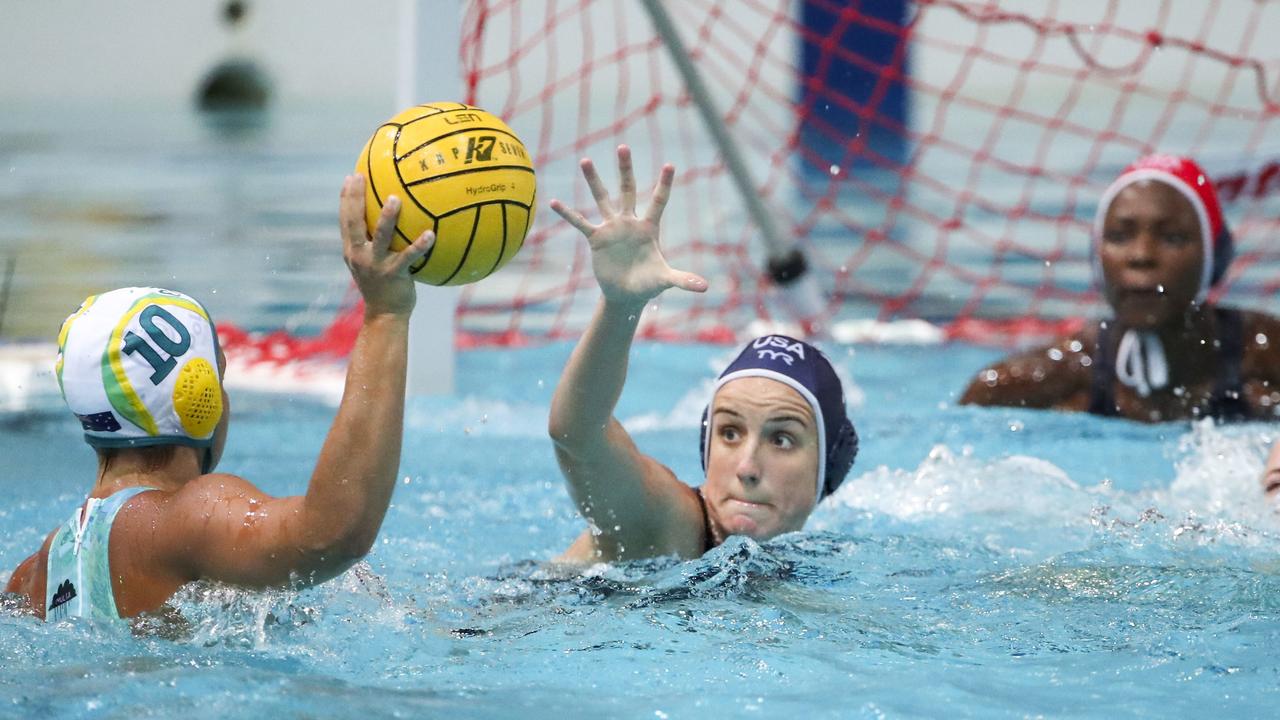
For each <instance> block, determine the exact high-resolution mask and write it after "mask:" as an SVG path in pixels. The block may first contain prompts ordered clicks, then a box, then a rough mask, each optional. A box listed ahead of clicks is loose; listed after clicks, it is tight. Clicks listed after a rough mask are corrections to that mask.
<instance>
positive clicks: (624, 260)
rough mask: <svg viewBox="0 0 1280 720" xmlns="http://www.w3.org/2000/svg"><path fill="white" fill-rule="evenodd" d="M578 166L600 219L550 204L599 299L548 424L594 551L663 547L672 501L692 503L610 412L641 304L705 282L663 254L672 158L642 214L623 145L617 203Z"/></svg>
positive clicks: (615, 553) (616, 553)
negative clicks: (585, 260) (573, 239)
mask: <svg viewBox="0 0 1280 720" xmlns="http://www.w3.org/2000/svg"><path fill="white" fill-rule="evenodd" d="M581 166H582V174H583V177H584V178H585V179H586V181H587V186H588V187H589V188H590V190H591V194H592V196H593V197H594V198H595V201H596V205H597V207H598V208H599V210H600V215H601V222H600V224H598V225H595V224H592V223H590V222H588V221H587V219H586V218H585V217H583V216H582V214H580V213H578V212H577V211H575V210H572V209H570V208H568V207H566V206H565V205H564V204H563V203H561V202H560V201H558V200H552V201H551V209H552V210H554V211H556V212H557V213H558V214H559V215H560V216H561V217H563V218H564V219H565V220H566V221H567V222H568V223H569V224H570V225H572V226H573V227H575V228H577V229H578V230H579V231H580V232H581V233H582V234H583V235H584V236H586V238H587V241H588V243H589V244H590V247H591V265H592V270H593V272H594V273H595V277H596V281H597V283H599V285H600V289H601V291H602V293H603V298H602V299H601V301H600V304H599V305H598V307H597V308H596V312H595V315H594V316H593V318H592V320H591V323H590V325H589V326H588V327H587V330H586V332H585V333H584V334H583V336H582V339H581V340H580V341H579V343H578V345H577V347H576V348H575V349H574V351H573V354H572V355H571V356H570V358H569V362H568V363H567V364H566V366H565V369H564V373H563V374H562V375H561V377H560V383H559V385H557V387H556V392H555V395H554V397H553V398H552V401H551V415H550V419H549V423H548V431H549V432H550V434H551V438H552V440H553V441H554V442H555V449H556V458H557V460H558V461H559V463H560V467H561V470H562V471H563V473H564V476H565V479H566V481H567V482H568V485H569V493H570V495H571V496H572V497H573V499H574V502H575V503H576V504H577V506H578V509H579V511H580V512H581V513H582V515H583V517H585V518H586V519H587V520H588V521H589V522H590V523H591V524H592V525H593V526H594V527H595V528H596V529H597V530H598V534H596V535H595V536H594V550H595V551H596V554H597V557H600V558H601V559H613V558H618V557H623V556H624V555H625V554H627V553H628V550H629V551H630V552H631V553H634V554H636V555H651V554H654V553H664V552H670V551H671V549H670V548H668V547H666V546H667V545H669V543H667V542H666V537H665V536H666V535H667V534H668V533H667V532H666V530H667V527H668V526H669V525H671V524H673V523H675V524H681V521H680V520H678V519H677V518H678V516H679V515H680V514H681V512H680V511H679V510H677V511H675V512H673V507H677V508H684V509H686V510H692V511H693V512H697V508H696V507H692V508H685V505H687V504H688V503H689V502H690V501H691V498H689V497H686V496H687V495H688V492H687V490H684V491H683V494H681V492H682V490H681V487H680V483H678V482H677V481H676V480H675V478H674V476H673V475H672V473H671V471H670V470H668V469H667V468H665V467H663V466H662V465H661V464H659V463H658V462H657V461H656V460H654V459H653V458H651V457H649V456H647V455H645V454H643V453H641V452H639V450H638V449H637V448H636V446H635V444H634V443H633V442H632V440H631V438H630V436H629V435H628V434H627V432H626V431H625V430H624V429H623V427H622V425H621V424H620V423H619V422H618V421H617V420H616V419H614V417H613V411H614V408H615V407H616V405H617V402H618V397H619V396H620V395H621V393H622V387H623V385H624V383H625V382H626V375H627V357H628V355H629V353H630V349H631V343H632V339H633V338H634V336H635V332H636V328H637V327H638V325H639V322H640V315H641V313H642V312H643V310H644V307H645V304H646V303H648V302H649V301H650V300H652V299H653V298H654V297H656V296H657V295H658V294H660V293H661V292H663V291H664V290H666V289H668V288H671V287H679V288H681V289H683V290H689V291H692V292H705V291H706V289H707V281H706V280H704V279H703V278H702V277H700V276H698V275H695V274H693V273H687V272H681V271H678V270H675V269H672V268H671V266H669V265H668V264H667V261H666V259H665V258H664V257H663V255H662V250H661V247H660V244H659V223H660V221H661V219H662V212H663V210H664V209H665V207H666V204H667V200H668V199H669V197H670V195H671V186H672V181H673V178H674V176H675V170H674V168H672V166H670V165H666V166H664V167H663V168H662V172H661V175H660V176H659V179H658V183H657V186H656V187H655V188H654V191H653V196H652V199H651V200H650V203H649V207H648V208H647V209H646V210H645V212H644V214H643V215H637V214H636V186H635V175H634V173H633V171H632V167H631V151H630V149H628V148H627V147H626V146H625V145H624V146H621V147H619V148H618V167H619V173H620V175H621V191H620V194H619V197H618V200H617V203H616V204H615V202H614V200H612V199H611V198H610V197H609V192H608V191H607V190H606V189H605V187H604V184H603V183H602V182H601V180H600V177H599V175H598V174H597V173H596V170H595V166H594V165H593V164H592V163H591V161H590V160H583V161H582V163H581ZM673 516H675V517H673ZM698 522H699V523H700V522H701V521H700V519H699V520H698ZM699 527H700V525H699ZM575 547H576V546H575Z"/></svg>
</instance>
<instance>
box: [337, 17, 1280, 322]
mask: <svg viewBox="0 0 1280 720" xmlns="http://www.w3.org/2000/svg"><path fill="white" fill-rule="evenodd" d="M663 5H664V6H665V8H666V10H667V12H668V13H669V14H670V15H671V18H672V20H673V22H674V25H675V26H676V28H677V29H678V34H679V38H680V40H681V41H682V43H683V45H684V46H685V47H686V48H687V49H688V57H689V58H690V59H691V60H692V64H693V66H694V67H695V68H696V71H697V73H698V74H699V75H700V77H701V78H702V79H703V81H704V83H705V85H706V86H707V87H708V88H709V94H708V97H707V98H706V101H707V103H708V104H709V107H711V108H713V109H714V115H715V118H716V122H718V123H719V124H721V126H722V127H723V128H724V129H725V130H726V131H727V134H728V135H730V136H731V137H732V139H733V140H734V142H735V144H736V146H737V148H738V150H739V151H740V153H741V155H742V157H743V159H744V164H745V169H746V173H747V176H748V178H749V182H750V185H749V187H751V188H752V189H753V192H754V194H755V195H756V196H757V197H759V198H761V199H762V200H763V202H764V204H765V205H766V206H767V207H768V208H769V210H770V212H771V213H772V216H773V217H774V218H775V219H776V221H777V224H778V226H779V227H780V228H781V230H782V232H783V234H784V235H785V236H786V238H787V239H788V241H794V243H795V244H796V247H798V248H799V249H800V250H801V251H802V252H803V253H804V255H805V256H806V258H807V264H808V277H810V278H811V279H812V280H813V282H814V283H816V285H817V287H818V290H819V297H820V300H821V302H820V305H819V308H818V312H819V315H820V318H819V319H820V320H821V321H822V322H823V323H824V324H825V325H826V326H827V327H828V328H835V327H839V326H840V324H841V323H846V322H849V321H856V320H863V321H865V320H878V321H885V322H888V321H894V320H901V319H917V318H919V319H925V320H929V321H931V322H933V323H936V324H938V325H940V326H942V327H944V328H945V329H946V330H947V331H948V333H949V334H950V336H952V337H963V338H968V339H981V340H988V341H1002V340H1009V339H1011V338H1013V339H1016V338H1020V337H1021V338H1025V337H1026V335H1027V334H1028V333H1029V334H1033V335H1044V334H1046V333H1051V332H1055V331H1057V330H1060V329H1062V328H1063V327H1064V326H1066V325H1070V324H1071V323H1073V322H1078V319H1079V318H1082V317H1088V316H1091V315H1097V314H1098V313H1099V312H1100V311H1101V309H1102V307H1101V302H1100V299H1099V296H1098V293H1097V290H1096V288H1095V286H1094V283H1093V278H1092V276H1091V265H1090V262H1089V253H1090V239H1089V227H1090V223H1091V219H1092V215H1093V212H1094V208H1095V204H1096V200H1097V198H1098V196H1099V195H1100V194H1101V192H1102V190H1103V189H1104V188H1105V187H1106V185H1107V184H1108V183H1109V182H1110V181H1111V180H1112V179H1113V178H1114V177H1115V175H1116V174H1117V173H1118V172H1119V170H1120V169H1121V168H1122V167H1123V166H1125V165H1126V164H1128V163H1129V162H1131V161H1133V160H1134V159H1136V158H1138V157H1139V156H1142V155H1144V154H1147V153H1150V152H1156V151H1159V152H1169V153H1175V154H1185V155H1190V156H1193V157H1195V158H1196V159H1197V160H1198V161H1199V162H1200V163H1201V164H1202V165H1203V166H1204V167H1205V168H1206V170H1207V171H1208V172H1209V173H1210V175H1211V176H1212V179H1213V180H1214V181H1215V182H1216V183H1217V184H1218V186H1219V188H1220V192H1221V194H1222V198H1223V200H1224V208H1225V212H1226V215H1227V218H1228V222H1229V224H1230V225H1231V227H1232V228H1233V230H1234V233H1235V237H1236V240H1237V247H1238V255H1237V259H1236V262H1235V264H1234V265H1233V267H1232V269H1231V271H1230V272H1229V273H1228V275H1227V278H1226V280H1225V282H1224V283H1223V284H1222V286H1221V287H1220V289H1219V291H1218V294H1219V296H1222V295H1226V296H1227V299H1229V300H1230V301H1231V302H1233V303H1235V304H1240V305H1246V306H1261V307H1266V306H1267V305H1269V304H1270V303H1271V302H1272V300H1273V297H1274V296H1275V294H1276V292H1277V289H1278V282H1280V273H1278V272H1277V270H1280V267H1278V266H1277V265H1276V261H1277V259H1278V254H1277V250H1276V249H1275V248H1274V247H1273V243H1272V242H1271V239H1272V238H1273V237H1274V236H1275V235H1276V230H1277V218H1278V217H1280V212H1278V211H1280V205H1278V204H1277V195H1278V194H1280V193H1277V190H1280V133H1277V132H1276V128H1275V125H1276V119H1277V117H1280V115H1278V113H1277V110H1278V109H1280V105H1277V103H1278V102H1280V58H1278V57H1277V55H1276V52H1275V50H1274V48H1275V47H1276V46H1275V45H1274V43H1273V40H1272V38H1274V37H1275V36H1276V32H1277V31H1280V6H1278V5H1276V4H1275V3H1262V2H1240V3H1231V4H1229V5H1228V4H1223V3H1206V2H1203V1H1202V0H1154V1H1153V2H1147V3H1120V2H1104V1H1102V0H1072V1H1070V2H1068V1H1067V0H1018V1H1014V0H1004V1H1000V2H998V1H996V0H981V1H979V0H969V1H966V0H919V1H917V2H914V3H897V2H894V1H893V0H681V1H680V2H666V3H663ZM462 25H463V27H462V29H461V33H460V35H459V36H457V37H458V42H459V52H460V57H461V71H462V74H463V82H464V87H465V89H466V91H465V92H466V97H465V98H464V99H465V101H466V102H469V103H472V104H475V105H478V106H481V107H484V108H485V109H487V110H489V111H490V112H493V113H496V114H498V115H500V116H502V117H503V118H504V119H505V120H506V121H507V122H508V124H509V125H511V126H512V127H513V128H514V129H515V130H516V132H517V133H519V134H520V135H521V137H522V138H523V140H524V142H525V144H526V145H527V147H528V148H529V149H530V151H531V152H532V153H533V154H534V157H535V164H536V167H537V172H538V184H539V197H538V212H537V217H536V220H535V224H534V226H533V229H532V231H531V233H530V235H529V237H528V239H527V240H526V244H525V247H524V249H523V250H522V251H521V253H520V255H518V256H517V257H516V258H515V260H513V261H512V262H511V263H510V264H509V265H508V266H507V267H506V268H504V269H503V270H502V271H500V272H499V273H497V274H495V275H494V276H492V277H490V278H488V279H486V280H485V281H483V282H480V283H477V284H474V285H469V286H467V287H466V288H465V289H463V290H462V292H461V295H460V297H459V304H458V327H459V329H460V333H461V334H460V341H461V344H462V345H463V346H467V345H474V344H508V345H509V344H520V343H526V342H537V341H540V340H546V339H558V338H566V337H574V336H576V334H577V333H579V332H580V331H581V330H582V328H583V327H584V325H585V323H586V322H587V319H588V318H589V317H590V314H591V312H592V310H593V307H594V305H595V303H596V301H597V298H598V290H597V288H596V286H595V283H594V280H593V278H592V273H591V267H590V258H589V255H588V253H587V248H586V244H585V242H584V241H583V240H582V238H581V237H580V236H579V234H578V233H577V232H576V231H575V230H574V229H573V228H571V227H569V226H568V225H567V224H565V223H564V222H563V221H561V220H560V219H559V218H558V217H557V216H555V214H554V213H551V212H550V211H548V210H547V209H546V201H547V200H548V199H550V198H552V197H557V198H560V199H561V200H563V201H564V202H566V203H567V204H569V205H571V206H574V207H577V208H580V209H582V210H583V211H584V212H585V213H586V214H587V215H588V217H592V216H593V213H594V207H593V205H594V203H593V202H592V201H591V198H590V194H589V193H588V191H587V189H586V187H585V183H583V182H582V180H581V178H580V176H579V173H578V168H577V161H578V160H579V159H580V158H582V157H591V158H593V159H594V160H595V161H596V164H597V166H598V167H599V168H600V169H601V172H602V174H603V176H604V177H605V179H606V181H607V182H608V183H609V184H610V185H611V186H614V187H616V172H615V160H614V148H615V147H616V146H617V145H618V144H620V143H627V144H629V145H631V146H632V148H633V152H634V156H635V159H636V171H637V176H638V181H639V183H640V185H641V187H642V188H643V187H646V186H649V185H651V183H652V182H653V181H654V179H655V178H656V177H657V174H658V168H659V167H660V166H661V165H662V164H663V163H665V162H670V163H673V164H674V165H675V166H676V169H677V176H676V183H675V188H674V192H673V195H672V199H671V202H670V204H669V206H668V212H667V214H666V216H665V218H664V220H663V244H664V247H665V250H666V254H667V257H668V259H669V261H670V263H671V264H672V265H673V266H675V267H677V268H681V269H686V270H690V271H693V272H697V273H699V274H701V275H703V276H705V277H706V278H708V280H709V281H710V283H711V289H710V291H709V292H708V293H706V294H705V295H694V294H687V293H681V292H679V291H668V292H667V293H666V294H664V295H663V296H662V297H661V298H660V299H659V301H658V302H656V303H654V305H653V306H652V307H651V308H650V309H649V310H648V311H647V312H646V314H645V317H644V318H643V321H642V324H641V331H640V333H641V336H642V337H648V338H654V339H669V340H712V341H715V340H726V339H730V338H733V337H734V336H735V335H737V334H740V333H741V332H742V331H743V329H745V328H746V327H747V326H748V325H749V324H750V323H751V322H753V321H755V320H761V319H763V320H771V321H782V322H785V321H788V320H790V319H792V318H790V317H788V314H787V307H788V306H787V304H786V302H784V301H785V300H786V295H787V288H786V287H779V286H778V285H777V283H775V282H773V281H772V280H771V279H770V278H769V276H768V273H767V272H766V270H765V268H766V267H767V264H768V260H769V258H768V252H767V251H766V247H765V245H764V244H763V243H762V242H761V237H760V232H759V230H758V228H757V225H756V224H755V223H753V222H752V221H751V219H750V216H749V214H748V212H747V210H746V205H745V203H744V197H743V194H742V192H740V191H739V189H738V186H737V185H735V182H734V178H733V177H731V176H730V174H729V172H728V171H727V169H726V164H725V162H724V155H723V154H722V152H720V150H719V149H718V148H717V146H716V144H715V142H714V141H713V138H712V136H711V134H710V133H709V132H708V127H707V124H706V123H705V122H704V120H703V118H702V117H701V116H700V114H699V112H698V103H697V102H696V99H695V98H694V97H693V96H691V94H690V92H689V90H688V86H687V84H686V83H685V82H684V81H683V79H682V78H681V76H680V74H679V73H678V72H677V69H676V65H675V64H674V63H673V60H672V56H671V52H670V49H669V43H667V42H664V39H663V38H662V37H661V36H660V35H659V34H658V33H656V32H655V30H654V24H653V22H652V21H651V18H650V17H649V15H648V14H647V13H646V11H645V8H644V6H643V4H642V3H641V2H639V0H541V1H539V2H528V1H520V0H471V2H468V3H466V4H465V6H464V11H463V23H462ZM333 335H334V337H337V338H345V337H347V336H348V335H350V333H346V332H337V333H334V334H333Z"/></svg>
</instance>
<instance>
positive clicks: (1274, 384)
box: [1238, 310, 1280, 394]
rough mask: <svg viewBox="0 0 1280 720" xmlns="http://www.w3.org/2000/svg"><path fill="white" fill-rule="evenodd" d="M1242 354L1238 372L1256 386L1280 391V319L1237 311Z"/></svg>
mask: <svg viewBox="0 0 1280 720" xmlns="http://www.w3.org/2000/svg"><path fill="white" fill-rule="evenodd" d="M1238 312H1239V313H1240V320H1241V323H1240V324H1241V335H1242V337H1241V343H1242V345H1243V357H1242V358H1241V363H1240V374H1241V376H1242V379H1243V380H1244V381H1245V382H1246V383H1247V384H1252V385H1254V386H1256V387H1255V389H1258V390H1261V389H1265V390H1267V391H1268V394H1270V393H1272V392H1277V391H1280V318H1277V317H1275V316H1274V315H1268V314H1267V313H1262V312H1257V311H1253V310H1240V311H1238Z"/></svg>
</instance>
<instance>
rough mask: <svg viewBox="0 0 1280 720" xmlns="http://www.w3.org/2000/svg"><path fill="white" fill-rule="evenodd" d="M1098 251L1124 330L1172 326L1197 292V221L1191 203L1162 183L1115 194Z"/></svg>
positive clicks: (1200, 250)
mask: <svg viewBox="0 0 1280 720" xmlns="http://www.w3.org/2000/svg"><path fill="white" fill-rule="evenodd" d="M1098 252H1099V259H1100V260H1101V264H1102V277H1103V285H1104V292H1105V293H1106V297H1107V302H1108V303H1110V304H1111V307H1112V309H1113V310H1114V311H1115V314H1116V318H1117V319H1118V320H1119V321H1120V322H1121V323H1123V324H1124V325H1127V326H1129V327H1137V328H1156V327H1160V326H1162V325H1166V324H1169V323H1171V322H1176V321H1177V320H1178V319H1179V318H1181V317H1182V316H1183V315H1184V314H1185V313H1186V311H1187V309H1188V308H1189V307H1190V306H1191V304H1192V303H1193V302H1194V301H1195V297H1196V294H1197V293H1198V292H1199V291H1200V273H1201V272H1202V270H1203V268H1204V260H1205V258H1204V246H1203V245H1202V241H1201V239H1200V220H1199V218H1198V217H1196V211H1195V208H1194V207H1192V205H1191V201H1190V200H1188V199H1187V198H1185V197H1183V195H1182V194H1181V193H1179V192H1178V191H1177V190H1176V189H1174V188H1172V187H1170V186H1169V185H1167V184H1165V183H1162V182H1159V181H1154V180H1144V181H1141V182H1137V183H1134V184H1132V185H1130V186H1128V187H1126V188H1125V189H1123V190H1121V191H1120V192H1119V193H1118V194H1117V195H1116V197H1115V200H1113V201H1112V203H1111V207H1110V208H1108V209H1107V216H1106V218H1105V219H1104V220H1103V224H1102V239H1101V242H1100V243H1099V249H1098Z"/></svg>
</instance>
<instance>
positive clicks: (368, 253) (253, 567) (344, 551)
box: [143, 176, 433, 587]
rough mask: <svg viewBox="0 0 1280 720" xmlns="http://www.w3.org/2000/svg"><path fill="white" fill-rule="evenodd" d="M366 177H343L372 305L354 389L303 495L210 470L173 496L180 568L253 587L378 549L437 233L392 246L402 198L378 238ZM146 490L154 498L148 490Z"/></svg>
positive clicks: (351, 246) (170, 512)
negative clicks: (418, 268)
mask: <svg viewBox="0 0 1280 720" xmlns="http://www.w3.org/2000/svg"><path fill="white" fill-rule="evenodd" d="M364 187H365V186H364V179H363V178H362V177H360V176H353V177H351V178H348V179H347V182H346V183H345V184H344V185H343V190H342V196H341V210H340V216H341V222H340V225H341V229H342V236H343V244H344V252H343V254H344V258H345V260H346V262H347V265H348V267H349V268H350V270H351V275H352V277H353V278H354V280H355V282H356V286H357V287H358V288H359V290H360V293H361V295H362V297H363V298H364V302H365V312H364V324H363V326H362V327H361V329H360V333H359V335H358V336H357V338H356V343H355V347H354V349H353V350H352V352H351V357H350V360H349V364H348V367H347V378H346V387H345V389H344V391H343V396H342V402H341V404H340V406H339V408H338V412H337V416H336V417H335V419H334V421H333V425H332V427H331V429H330V431H329V434H328V436H327V437H326V439H325V442H324V445H323V447H322V448H321V451H320V457H319V459H318V461H317V463H316V467H315V471H314V472H313V474H312V476H311V481H310V484H309V485H308V487H307V492H306V494H305V495H302V496H295V497H284V498H273V497H270V496H267V495H266V494H264V493H262V492H261V491H259V490H258V489H257V488H255V487H254V486H253V485H252V484H250V483H249V482H247V481H245V480H243V479H241V478H238V477H235V476H233V475H222V474H218V475H205V476H203V477H201V478H198V479H197V480H194V481H192V482H190V483H188V484H187V486H186V487H184V488H183V489H182V490H180V491H178V492H176V493H174V494H173V495H172V496H171V497H170V498H169V499H168V500H167V502H168V503H170V507H169V508H167V509H166V511H165V512H160V513H157V516H158V517H162V518H165V520H164V521H163V525H162V526H161V527H158V528H157V531H159V532H162V533H163V537H162V538H161V539H160V541H159V542H153V543H150V545H151V546H152V547H158V548H169V549H170V552H169V558H168V559H169V561H170V562H172V563H173V566H174V567H175V571H178V572H185V573H187V574H188V575H189V577H190V579H195V578H206V579H214V580H221V581H224V582H229V583H233V584H239V585H245V586H250V587H269V586H280V585H286V584H290V585H307V584H312V583H316V582H320V581H323V580H325V579H328V578H330V577H333V576H335V575H337V574H339V573H341V572H342V571H343V570H345V569H346V568H347V567H349V566H350V565H351V564H352V563H354V562H356V561H357V560H359V559H360V558H362V557H363V556H364V555H365V554H367V553H368V552H369V550H370V549H371V548H372V546H373V543H374V540H375V538H376V537H377V533H378V530H379V528H380V527H381V524H382V519H383V516H384V515H385V514H386V510H387V506H388V504H389V502H390V500H391V494H392V491H393V489H394V488H395V480H396V476H397V473H398V471H399V466H400V448H401V436H402V430H403V422H404V394H405V374H406V369H407V364H408V336H409V316H410V314H411V312H412V310H413V307H414V302H415V297H416V296H415V289H414V284H413V280H412V278H410V276H409V271H408V267H409V265H410V264H411V263H412V262H414V261H416V260H417V259H419V258H420V257H422V255H423V254H425V253H426V251H427V250H428V248H429V247H430V246H431V242H432V240H433V238H432V236H431V235H430V233H427V234H424V235H423V236H422V237H420V238H418V239H417V241H415V242H414V243H413V245H412V246H410V247H409V248H406V249H405V250H404V251H402V252H399V253H397V252H393V251H391V250H390V242H391V236H392V233H393V232H394V228H395V220H396V217H397V214H398V210H399V204H398V203H397V202H393V201H391V200H388V202H387V205H386V207H384V208H383V212H382V216H381V217H380V218H379V221H378V227H377V231H376V232H375V233H374V235H373V237H372V238H370V236H369V234H368V233H367V232H366V229H365V222H364V204H365V191H364ZM143 497H145V496H143Z"/></svg>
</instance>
